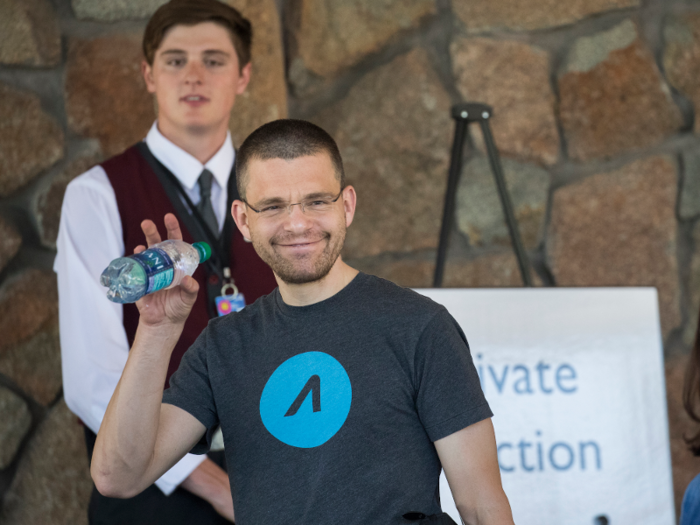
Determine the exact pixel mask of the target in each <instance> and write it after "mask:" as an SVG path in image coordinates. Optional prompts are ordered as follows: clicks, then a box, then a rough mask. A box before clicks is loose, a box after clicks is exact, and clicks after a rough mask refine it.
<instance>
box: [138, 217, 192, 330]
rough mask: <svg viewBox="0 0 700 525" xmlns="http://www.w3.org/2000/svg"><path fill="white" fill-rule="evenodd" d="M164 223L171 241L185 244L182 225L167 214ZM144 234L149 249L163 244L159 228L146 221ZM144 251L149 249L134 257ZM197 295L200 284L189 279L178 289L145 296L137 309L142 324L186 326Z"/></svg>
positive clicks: (176, 287) (186, 278) (141, 246)
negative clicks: (181, 241) (160, 243)
mask: <svg viewBox="0 0 700 525" xmlns="http://www.w3.org/2000/svg"><path fill="white" fill-rule="evenodd" d="M163 221H164V223H165V228H166V230H167V232H168V239H174V240H182V231H181V230H180V223H179V222H178V221H177V218H175V215H173V214H172V213H168V214H167V215H166V216H165V218H164V219H163ZM141 230H143V233H144V235H145V236H146V243H147V244H148V246H149V247H151V246H153V245H154V244H157V243H159V242H160V241H161V238H160V234H159V233H158V228H156V225H155V224H154V223H153V221H150V220H145V221H143V222H142V223H141ZM145 249H146V247H145V246H143V245H140V246H137V247H136V248H135V249H134V253H141V252H142V251H144V250H145ZM198 291H199V284H198V283H197V281H196V280H195V279H193V278H192V277H190V276H189V275H188V276H186V277H185V278H184V279H183V280H182V282H181V283H180V284H179V286H175V287H173V288H169V289H167V290H160V291H158V292H155V293H152V294H148V295H145V296H143V297H142V298H141V299H139V300H138V301H136V307H137V308H138V309H139V314H140V315H141V322H142V323H144V324H146V325H149V326H161V325H165V324H184V322H185V320H186V319H187V316H188V315H189V314H190V311H191V310H192V307H193V306H194V303H195V301H196V300H197V292H198Z"/></svg>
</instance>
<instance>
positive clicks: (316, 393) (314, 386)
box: [284, 374, 321, 417]
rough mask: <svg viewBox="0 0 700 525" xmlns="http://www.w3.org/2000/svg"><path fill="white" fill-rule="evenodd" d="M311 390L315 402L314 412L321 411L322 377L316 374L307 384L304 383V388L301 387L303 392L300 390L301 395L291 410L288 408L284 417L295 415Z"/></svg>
mask: <svg viewBox="0 0 700 525" xmlns="http://www.w3.org/2000/svg"><path fill="white" fill-rule="evenodd" d="M309 392H311V399H312V403H313V407H314V412H320V411H321V378H320V377H318V376H317V375H316V374H314V375H312V376H311V377H310V378H309V380H308V381H307V382H306V384H305V385H304V388H302V389H301V392H299V395H298V396H297V398H296V399H295V400H294V403H292V406H290V407H289V410H287V413H286V414H285V415H284V417H289V416H293V415H295V414H296V413H297V412H299V407H300V406H301V404H302V403H303V402H304V399H306V397H307V396H308V395H309Z"/></svg>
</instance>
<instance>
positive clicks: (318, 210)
mask: <svg viewBox="0 0 700 525" xmlns="http://www.w3.org/2000/svg"><path fill="white" fill-rule="evenodd" d="M343 189H345V188H343ZM343 189H341V190H340V193H338V195H336V196H335V198H333V197H309V198H306V199H304V200H303V201H301V202H295V203H292V204H285V203H283V202H280V203H276V204H269V205H267V206H264V207H262V208H260V209H259V210H256V209H255V208H253V207H252V206H251V205H250V203H249V202H248V201H246V200H243V202H245V204H246V206H248V207H249V208H250V209H251V210H253V211H254V212H255V213H257V214H258V215H259V216H260V218H261V219H280V218H282V217H285V212H287V215H291V213H292V206H300V207H301V211H302V213H307V212H308V213H309V214H312V215H321V214H323V213H327V212H329V211H330V210H331V209H332V208H333V204H334V203H335V202H336V201H337V200H338V199H339V198H340V196H341V195H342V194H343Z"/></svg>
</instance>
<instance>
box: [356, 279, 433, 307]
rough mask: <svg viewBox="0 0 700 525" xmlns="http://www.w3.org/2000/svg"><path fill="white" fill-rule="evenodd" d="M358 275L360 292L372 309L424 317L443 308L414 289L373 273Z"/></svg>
mask: <svg viewBox="0 0 700 525" xmlns="http://www.w3.org/2000/svg"><path fill="white" fill-rule="evenodd" d="M359 276H360V277H361V279H362V285H361V286H362V290H361V291H360V293H361V294H362V297H363V298H364V300H365V301H366V302H367V304H368V305H369V306H370V308H372V309H377V310H384V311H389V312H395V313H396V314H397V315H411V316H418V317H425V318H431V317H433V316H434V315H435V314H437V313H438V312H440V311H443V310H444V307H443V306H442V305H440V304H438V303H436V302H435V301H433V300H432V299H430V298H429V297H426V296H424V295H422V294H420V293H418V292H416V291H415V290H412V289H410V288H406V287H403V286H400V285H398V284H396V283H394V282H392V281H389V280H387V279H383V278H381V277H377V276H375V275H369V274H362V273H361V274H360V275H359Z"/></svg>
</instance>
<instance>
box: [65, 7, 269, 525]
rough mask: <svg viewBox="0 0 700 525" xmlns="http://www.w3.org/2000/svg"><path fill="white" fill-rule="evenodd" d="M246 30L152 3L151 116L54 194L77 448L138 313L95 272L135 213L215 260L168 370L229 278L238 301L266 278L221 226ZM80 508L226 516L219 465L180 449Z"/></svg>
mask: <svg viewBox="0 0 700 525" xmlns="http://www.w3.org/2000/svg"><path fill="white" fill-rule="evenodd" d="M251 37H252V31H251V27H250V23H249V22H248V21H247V20H246V19H245V18H243V17H242V16H241V15H240V13H238V12H237V11H236V10H235V9H233V8H231V7H229V6H228V5H226V4H224V3H221V2H218V1H217V0H172V1H171V2H169V3H168V4H165V5H164V6H162V7H161V8H160V9H158V11H156V13H155V14H154V15H153V17H152V18H151V20H150V21H149V24H148V26H147V28H146V30H145V33H144V40H143V50H144V60H143V63H142V72H143V77H144V79H145V82H146V86H147V88H148V91H149V92H150V93H152V94H154V96H155V99H156V101H157V106H158V119H157V121H156V122H155V123H154V124H153V126H152V128H151V130H150V131H149V133H148V135H147V137H146V138H145V140H144V142H143V143H140V144H138V145H136V146H134V147H132V148H129V149H128V150H126V151H125V152H124V153H122V154H120V155H118V156H116V157H114V158H112V159H109V160H107V161H105V162H104V163H103V164H101V165H98V166H95V167H93V168H92V169H90V170H88V171H87V172H86V173H84V174H82V175H81V176H79V177H77V178H76V179H75V180H74V181H73V182H71V184H69V186H68V189H67V191H66V196H65V199H64V203H63V209H62V215H61V225H60V229H59V237H58V241H57V247H58V256H57V258H56V262H55V270H56V272H57V273H58V285H59V306H60V310H59V311H60V328H61V348H62V363H63V380H64V395H65V400H66V403H67V404H68V406H69V408H70V409H71V410H72V411H73V412H74V413H75V414H76V415H77V416H78V417H79V418H80V419H81V420H82V421H83V423H84V424H85V426H86V440H87V443H88V449H89V451H91V449H92V446H94V439H95V434H96V433H97V431H98V430H99V428H100V424H101V422H102V418H103V416H104V413H105V410H106V407H107V403H108V402H109V399H110V397H111V396H112V393H113V391H114V388H115V387H116V385H117V382H118V380H119V377H120V376H121V373H122V370H123V368H124V365H125V363H126V360H127V357H128V352H129V347H130V345H131V343H132V342H133V338H134V333H135V329H136V323H137V318H138V314H137V311H136V308H135V307H134V305H124V306H122V305H119V304H114V303H111V302H109V301H108V300H107V298H106V297H105V291H106V290H105V289H104V288H102V287H101V286H100V283H99V277H100V274H101V272H102V270H103V269H104V268H106V267H107V265H108V264H109V262H110V261H111V260H113V259H115V258H117V257H121V256H124V255H129V254H131V253H133V250H134V247H135V246H137V245H138V244H142V243H143V240H144V239H143V236H142V234H141V232H140V227H139V226H140V223H141V221H143V220H144V219H146V218H149V217H155V216H158V215H160V216H162V212H163V211H166V212H172V213H175V215H176V216H178V218H180V221H181V222H185V219H188V220H189V224H192V228H191V229H192V231H190V232H186V234H185V239H186V240H188V241H189V242H193V241H208V242H209V243H210V244H212V245H213V246H212V248H213V249H214V251H215V254H218V261H219V264H218V266H216V265H209V266H207V267H202V268H200V269H198V271H197V273H195V278H196V279H197V280H198V281H199V282H200V285H202V286H204V287H205V288H208V289H209V292H210V293H209V294H207V293H203V294H200V297H199V299H198V305H196V306H195V309H196V310H197V311H198V313H197V314H195V317H196V319H195V320H193V321H192V322H191V323H190V325H189V327H188V329H187V330H186V331H185V333H183V337H182V340H181V341H180V343H179V351H176V352H175V353H174V355H173V359H172V360H171V362H170V370H169V373H168V378H169V375H170V374H171V373H172V372H174V370H175V369H176V368H177V366H178V364H179V360H180V358H181V357H182V353H184V350H186V348H187V347H188V346H189V345H190V344H191V343H192V341H193V340H194V339H195V338H196V337H197V335H198V334H199V333H200V332H201V330H202V329H203V328H204V327H205V326H206V323H207V322H208V320H209V318H210V317H212V316H213V315H215V307H214V300H213V299H214V297H213V296H215V295H217V291H218V290H220V289H221V288H222V287H223V285H224V284H227V283H229V282H231V279H230V278H229V277H228V275H229V274H230V276H231V277H232V279H233V281H235V284H236V285H237V286H238V289H239V290H240V291H241V292H243V295H244V296H245V299H246V301H247V302H248V303H251V302H253V301H254V300H255V299H256V298H257V297H259V296H261V295H264V294H266V293H269V292H270V291H271V290H272V289H273V288H274V287H275V285H276V283H275V281H274V277H273V275H272V272H271V271H270V270H269V268H268V267H267V266H266V265H265V264H264V263H263V262H262V261H261V260H260V259H259V257H257V255H256V254H255V252H254V250H253V248H252V246H251V245H250V244H249V243H247V242H245V240H244V239H243V237H242V235H241V234H240V232H239V231H238V230H237V229H236V228H235V226H233V224H232V223H230V221H229V223H230V224H228V225H227V220H226V217H228V215H229V214H228V210H229V206H230V203H231V201H232V200H233V199H234V198H236V194H235V172H233V173H232V170H233V166H234V161H235V151H234V148H233V145H232V143H231V137H230V134H229V132H228V125H229V119H230V112H231V109H232V108H233V106H234V104H235V100H236V96H237V95H240V94H242V93H243V92H244V91H245V89H246V87H247V85H248V82H249V80H250V75H251V64H250V45H251ZM164 177H165V179H164ZM164 181H166V182H167V181H169V182H168V184H170V194H168V192H167V191H166V187H165V186H167V184H166V183H165V182H164ZM178 185H179V188H177V186H178ZM173 192H175V193H174V194H175V195H176V197H175V198H173V197H172V195H173ZM189 204H191V205H192V206H193V207H194V208H196V210H191V209H189ZM183 210H184V211H183ZM184 215H189V217H184ZM193 221H194V222H196V224H194V223H193ZM202 223H203V224H202ZM187 224H188V222H185V229H186V230H187ZM212 239H214V242H212ZM224 267H225V268H227V269H228V272H224V271H223V269H224ZM166 384H167V378H166ZM89 515H90V523H91V524H96V523H115V524H116V523H129V524H132V525H133V524H139V523H144V524H145V523H148V524H158V523H168V524H173V523H193V522H196V523H225V522H228V521H233V518H234V513H233V504H232V500H231V491H230V487H229V481H228V477H227V475H226V472H225V471H224V470H223V469H222V468H221V467H220V466H219V464H217V463H216V462H215V461H212V459H209V458H208V457H207V456H194V455H187V456H185V457H184V458H183V459H182V460H181V461H179V462H178V463H177V464H176V465H175V466H173V468H171V469H170V470H169V471H168V472H166V473H164V475H163V476H162V477H160V478H159V479H158V480H157V481H156V482H155V485H154V486H151V487H150V488H149V489H148V490H147V491H145V492H144V493H142V494H141V495H139V497H138V498H134V499H130V500H119V499H112V498H105V497H103V496H101V495H100V494H99V493H98V492H97V491H96V490H93V495H92V498H91V501H90V509H89Z"/></svg>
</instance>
